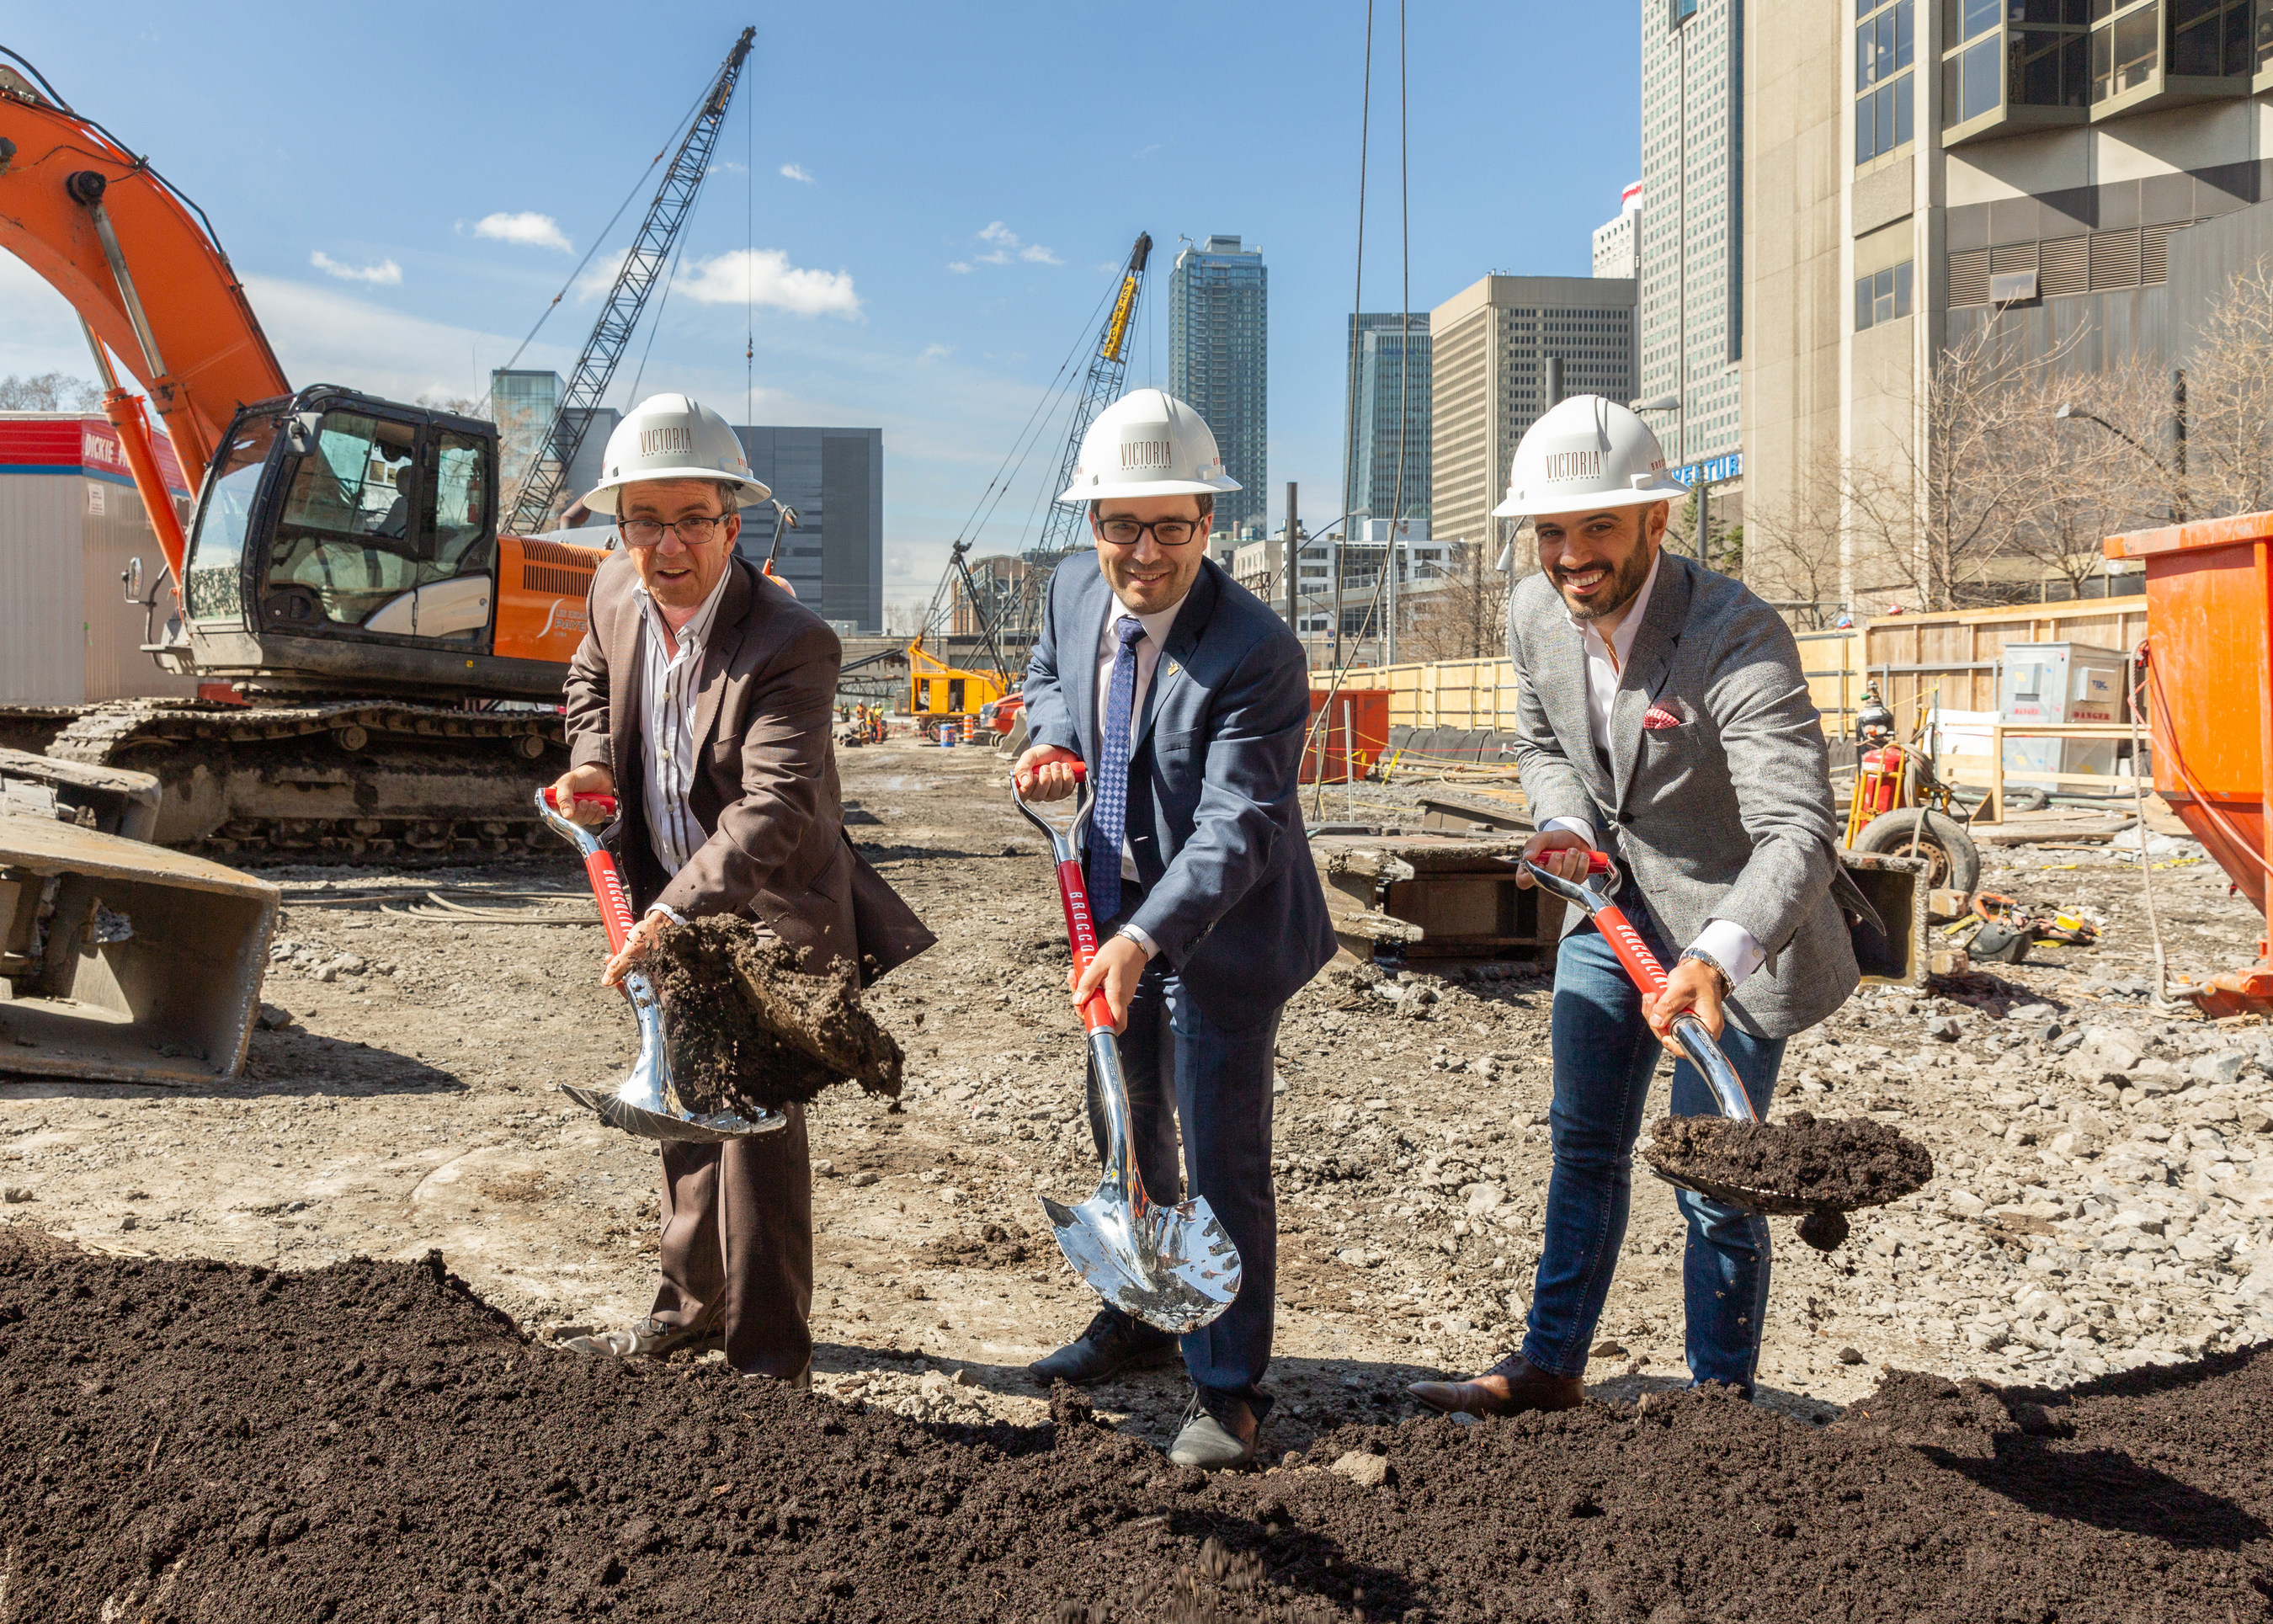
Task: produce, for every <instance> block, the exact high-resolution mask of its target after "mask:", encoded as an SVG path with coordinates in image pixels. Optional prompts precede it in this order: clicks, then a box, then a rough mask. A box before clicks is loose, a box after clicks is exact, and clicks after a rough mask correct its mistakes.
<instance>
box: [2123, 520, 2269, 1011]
mask: <svg viewBox="0 0 2273 1624" xmlns="http://www.w3.org/2000/svg"><path fill="white" fill-rule="evenodd" d="M2103 550H2104V552H2105V553H2106V555H2107V556H2108V557H2109V558H2111V559H2139V560H2143V561H2144V563H2145V565H2146V572H2147V658H2146V662H2145V664H2146V670H2145V673H2144V675H2143V677H2140V678H2137V679H2136V680H2138V681H2139V682H2140V684H2141V687H2142V693H2143V697H2144V698H2145V700H2146V702H2147V704H2148V710H2149V714H2150V715H2151V716H2152V718H2154V736H2155V788H2156V789H2157V791H2158V792H2159V793H2161V795H2162V797H2163V799H2164V800H2165V801H2169V802H2170V804H2171V809H2172V811H2173V812H2175V813H2177V814H2178V816H2179V820H2180V821H2181V822H2183V823H2185V824H2186V826H2187V829H2188V830H2189V831H2191V832H2192V833H2193V835H2194V838H2196V839H2198V840H2200V841H2201V842H2202V846H2204V847H2205V848H2206V849H2207V850H2208V851H2209V854H2210V855H2211V856H2212V857H2214V858H2216V859H2217V864H2218V866H2219V867H2220V868H2224V870H2225V872H2226V875H2227V877H2229V878H2230V879H2232V881H2233V883H2234V884H2235V885H2236V886H2238V887H2239V889H2240V891H2242V893H2243V894H2244V895H2245V896H2247V898H2249V900H2250V901H2251V902H2252V903H2254V904H2255V905H2256V907H2257V910H2258V912H2259V914H2264V913H2265V910H2266V897H2267V881H2268V879H2269V878H2273V823H2269V821H2268V818H2267V810H2268V808H2269V806H2273V513H2248V514H2242V515H2239V516H2237V517H2234V518H2229V519H2204V520H2199V521H2197V522H2195V523H2190V524H2175V525H2172V526H2170V527H2169V528H2167V529H2164V530H2139V531H2134V532H2133V533H2132V534H2130V535H2126V536H2111V537H2109V538H2107V540H2106V542H2105V543H2104V547H2103ZM2268 934H2269V936H2273V929H2269V933H2268ZM2257 954H2258V962H2257V964H2256V965H2255V966H2254V967H2253V968H2250V969H2247V970H2239V971H2233V972H2230V973H2228V974H2223V975H2218V976H2214V977H2212V978H2211V980H2210V981H2209V983H2208V984H2207V985H2205V986H2204V987H2202V988H2201V989H2197V990H2195V991H2194V992H2192V993H2190V994H2189V995H2188V996H2191V997H2192V998H2194V1001H2195V1002H2196V1003H2197V1004H2201V1005H2202V1008H2203V1010H2204V1011H2206V1012H2208V1013H2209V1014H2210V1015H2213V1016H2219V1015H2234V1014H2240V1013H2244V1012H2248V1011H2254V1012H2257V1013H2273V943H2269V941H2268V940H2267V938H2266V937H2260V938H2259V940H2258V944H2257Z"/></svg>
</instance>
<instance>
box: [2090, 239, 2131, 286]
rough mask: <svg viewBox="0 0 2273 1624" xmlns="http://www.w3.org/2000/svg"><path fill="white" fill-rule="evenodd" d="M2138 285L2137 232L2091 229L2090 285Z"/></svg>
mask: <svg viewBox="0 0 2273 1624" xmlns="http://www.w3.org/2000/svg"><path fill="white" fill-rule="evenodd" d="M2138 285H2139V234H2138V233H2137V232H2136V231H2095V232H2093V233H2092V236H2091V286H2092V289H2093V290H2094V291H2097V289H2101V288H2135V287H2137V286H2138Z"/></svg>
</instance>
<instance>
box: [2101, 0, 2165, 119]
mask: <svg viewBox="0 0 2273 1624" xmlns="http://www.w3.org/2000/svg"><path fill="white" fill-rule="evenodd" d="M2091 20H2092V30H2091V99H2092V100H2093V101H2094V102H2104V101H2106V100H2107V99H2108V98H2109V97H2111V96H2118V95H2121V94H2123V93H2124V92H2125V91H2127V90H2135V89H2137V88H2138V87H2139V86H2142V85H2143V84H2145V83H2146V82H2147V81H2148V80H2149V79H2152V78H2153V77H2154V74H2155V69H2156V66H2157V64H2158V63H2159V62H2160V61H2161V58H2162V46H2163V0H2128V3H2126V0H2091Z"/></svg>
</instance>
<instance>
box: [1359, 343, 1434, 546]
mask: <svg viewBox="0 0 2273 1624" xmlns="http://www.w3.org/2000/svg"><path fill="white" fill-rule="evenodd" d="M1348 342H1349V367H1350V377H1349V381H1348V383H1347V386H1346V387H1347V390H1348V401H1349V407H1348V410H1349V413H1350V421H1349V423H1348V424H1347V425H1345V428H1344V432H1343V446H1342V470H1343V472H1342V508H1343V509H1344V510H1345V511H1346V512H1351V513H1354V512H1356V511H1357V510H1358V509H1360V508H1363V509H1364V510H1365V512H1366V513H1367V514H1369V515H1372V516H1374V517H1377V518H1378V519H1380V520H1381V521H1382V522H1383V523H1388V522H1389V521H1390V519H1391V518H1392V515H1395V516H1399V517H1402V518H1407V519H1417V520H1419V521H1421V528H1422V530H1426V529H1427V528H1428V519H1429V312H1427V311H1425V310H1416V311H1414V312H1410V313H1409V314H1407V313H1406V312H1399V311H1394V310H1386V311H1369V312H1365V313H1364V314H1362V315H1357V316H1353V317H1351V318H1350V326H1349V340H1348ZM1400 424H1401V425H1402V440H1401V444H1400V436H1399V425H1400ZM1400 458H1401V462H1400ZM1400 493H1401V494H1400Z"/></svg>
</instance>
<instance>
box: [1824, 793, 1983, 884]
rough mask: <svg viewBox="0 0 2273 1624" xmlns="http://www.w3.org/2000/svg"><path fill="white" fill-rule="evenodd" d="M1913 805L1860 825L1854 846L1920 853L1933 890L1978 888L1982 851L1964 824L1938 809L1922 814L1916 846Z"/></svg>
mask: <svg viewBox="0 0 2273 1624" xmlns="http://www.w3.org/2000/svg"><path fill="white" fill-rule="evenodd" d="M1917 817H1918V815H1917V808H1901V809H1897V810H1895V811H1893V812H1881V813H1880V814H1879V816H1876V817H1874V818H1872V820H1871V821H1870V822H1869V823H1865V824H1864V825H1863V832H1862V833H1861V834H1859V835H1857V836H1856V837H1855V850H1857V851H1858V852H1870V853H1873V854H1875V855H1877V856H1880V857H1914V856H1915V857H1923V858H1924V859H1925V860H1926V861H1927V864H1928V867H1927V869H1926V883H1927V884H1928V885H1929V886H1931V887H1932V888H1933V889H1934V890H1936V891H1941V890H1948V891H1977V890H1978V889H1979V888H1980V885H1981V853H1980V851H1979V849H1978V848H1977V847H1976V846H1974V844H1973V837H1972V836H1970V835H1969V834H1967V833H1966V832H1965V829H1964V826H1963V825H1962V824H1961V823H1957V822H1956V821H1955V820H1954V819H1952V818H1947V817H1945V816H1942V815H1941V814H1940V813H1939V812H1928V813H1927V814H1926V815H1925V826H1924V830H1923V831H1921V832H1920V833H1919V836H1918V844H1917V846H1916V847H1913V846H1911V845H1910V831H1911V830H1912V829H1913V828H1915V827H1916V826H1917Z"/></svg>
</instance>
